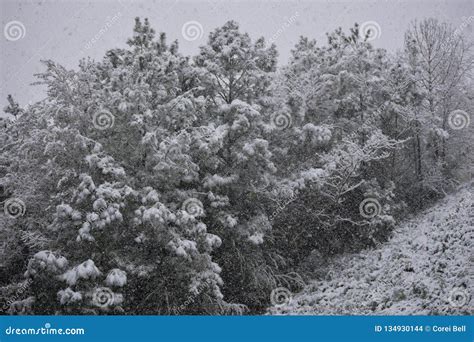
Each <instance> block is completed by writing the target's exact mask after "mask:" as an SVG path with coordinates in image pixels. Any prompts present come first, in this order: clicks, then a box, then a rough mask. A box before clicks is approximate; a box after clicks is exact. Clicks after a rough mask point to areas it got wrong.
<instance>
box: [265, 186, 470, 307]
mask: <svg viewBox="0 0 474 342" xmlns="http://www.w3.org/2000/svg"><path fill="white" fill-rule="evenodd" d="M472 190H473V186H472V184H471V185H470V186H464V187H463V188H461V189H460V190H459V191H458V192H456V193H455V194H454V195H450V196H448V197H446V198H445V199H444V200H442V201H441V202H440V203H438V204H437V205H435V206H434V207H432V208H430V209H428V210H426V211H425V212H423V213H421V214H420V215H418V216H417V217H415V218H414V219H412V220H409V221H406V222H404V223H402V224H401V225H400V226H399V227H398V228H397V229H396V230H395V232H394V234H393V238H392V239H391V240H390V241H388V242H387V243H385V244H383V245H381V246H380V247H379V248H378V249H371V250H365V251H363V252H361V253H359V254H355V255H345V256H341V257H339V258H337V259H336V260H335V261H334V262H333V263H331V265H328V268H327V274H328V277H327V278H328V279H327V280H317V281H313V282H311V283H310V284H309V285H308V286H306V288H305V289H304V290H303V291H302V292H301V293H299V294H297V295H295V296H294V297H293V298H292V299H291V301H290V302H289V303H287V304H285V305H283V306H280V307H272V308H271V309H270V310H269V313H270V314H283V315H338V314H342V315H452V314H454V315H462V314H473V312H474V310H473V309H474V300H473V284H474V275H473V273H474V268H473V264H474V263H473V259H474V258H473V250H472V241H473V237H474V234H473V232H474V228H473V221H474V220H473V218H474V211H473V209H474V206H473V202H472Z"/></svg>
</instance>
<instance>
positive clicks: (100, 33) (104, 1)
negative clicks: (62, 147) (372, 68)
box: [0, 0, 474, 108]
mask: <svg viewBox="0 0 474 342" xmlns="http://www.w3.org/2000/svg"><path fill="white" fill-rule="evenodd" d="M473 15H474V1H472V0H450V1H438V0H421V1H420V0H416V1H413V0H412V1H397V0H390V1H386V0H376V1H375V0H364V1H362V0H352V1H332V0H316V1H258V0H253V1H210V0H202V1H190V0H188V1H183V0H171V1H163V0H156V1H152V0H121V1H119V0H95V1H84V0H61V1H58V0H43V1H41V0H0V19H1V25H2V28H3V35H2V36H1V39H0V51H1V52H0V54H1V55H0V58H1V60H0V77H1V83H0V106H1V108H3V107H4V106H5V104H6V96H7V94H12V95H14V97H15V98H16V99H17V100H18V101H19V102H20V104H27V103H28V102H30V101H35V100H38V99H41V98H43V97H44V96H45V94H44V89H42V88H40V87H38V86H30V85H29V84H30V83H31V82H33V81H34V80H35V78H34V77H33V74H35V73H38V72H41V71H42V70H44V69H43V67H42V65H41V64H40V62H39V61H40V59H53V60H54V61H56V62H59V63H60V64H62V65H64V66H66V67H67V68H76V66H77V63H78V60H79V59H80V58H82V57H85V56H91V57H92V58H94V59H100V58H102V56H103V54H104V52H105V51H106V50H107V49H110V48H115V47H125V46H126V45H125V41H126V39H127V38H128V37H130V36H131V32H132V28H133V25H134V18H135V17H137V16H138V17H142V18H144V17H147V18H149V20H150V22H151V25H152V27H153V28H155V30H156V31H158V32H161V31H163V32H166V33H167V36H168V39H169V41H171V40H175V39H178V40H179V42H180V50H181V52H182V53H184V54H195V53H196V52H197V51H198V47H199V46H200V45H202V44H204V43H205V42H206V40H207V35H208V33H209V32H210V31H211V30H213V29H214V28H215V27H217V26H220V25H222V24H224V23H225V22H226V21H227V20H230V19H233V20H236V21H237V22H238V23H239V24H240V26H241V30H243V31H246V32H248V33H249V34H250V35H251V37H252V38H257V37H260V36H264V37H265V38H266V39H271V38H272V37H273V39H274V40H275V43H276V44H277V46H278V51H279V53H280V63H285V62H286V61H287V59H288V56H289V53H290V50H291V49H292V47H293V46H294V45H295V43H296V42H297V40H298V37H299V36H300V35H304V36H308V37H311V38H316V39H317V41H318V42H319V43H325V42H326V38H325V33H326V32H328V31H332V30H334V29H335V28H337V27H338V26H341V27H342V28H344V29H346V30H347V29H348V28H349V27H351V26H352V25H353V23H355V22H358V23H359V24H361V23H364V22H375V23H376V24H377V25H378V26H379V27H380V30H378V28H377V26H373V27H375V28H376V30H378V32H377V37H375V39H373V40H372V43H373V44H374V45H375V46H376V47H383V48H386V49H388V50H391V51H394V50H396V49H398V48H400V47H401V46H402V42H403V34H404V32H405V30H406V29H407V27H408V26H409V24H410V22H411V21H412V20H414V19H420V18H424V17H436V18H438V19H440V20H442V21H446V22H449V23H451V24H452V25H453V26H454V27H460V26H461V25H463V23H466V22H470V26H469V27H466V28H464V29H463V33H465V34H466V35H467V36H470V37H471V38H473V37H474V35H473V25H474V21H473V20H472V18H471V20H469V19H468V18H469V17H470V16H473ZM189 22H197V23H191V24H190V26H191V27H190V28H189V31H185V32H184V34H185V35H186V37H184V36H183V25H185V23H189ZM371 25H375V24H374V23H372V24H371ZM200 26H201V27H202V36H201V34H200V33H201V32H199V30H200V29H201V27H200ZM193 28H196V29H197V30H196V31H193ZM101 29H102V30H101ZM195 33H197V35H193V34H195ZM94 37H97V41H92V40H93V39H94ZM185 38H187V39H185Z"/></svg>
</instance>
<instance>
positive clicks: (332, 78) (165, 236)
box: [0, 19, 473, 314]
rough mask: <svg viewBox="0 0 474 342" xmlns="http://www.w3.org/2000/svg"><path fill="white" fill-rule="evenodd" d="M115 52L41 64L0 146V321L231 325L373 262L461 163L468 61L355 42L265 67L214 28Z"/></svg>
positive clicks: (338, 37)
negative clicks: (75, 317) (149, 319)
mask: <svg viewBox="0 0 474 342" xmlns="http://www.w3.org/2000/svg"><path fill="white" fill-rule="evenodd" d="M128 45H129V48H127V49H112V50H109V51H108V52H107V53H106V55H105V56H104V58H103V59H102V60H101V61H94V60H90V59H85V60H81V61H80V63H79V67H78V69H77V70H66V69H65V68H64V67H62V66H61V65H58V64H57V63H55V62H54V61H45V62H44V63H45V66H46V70H45V71H44V73H42V74H40V75H38V83H39V84H44V85H46V86H47V97H46V98H45V99H44V100H43V101H40V102H38V103H35V104H33V105H30V106H26V107H23V106H21V105H19V104H18V103H17V102H16V101H15V100H14V99H13V98H12V97H9V103H10V105H9V106H7V107H6V108H5V112H6V113H8V115H9V116H8V119H6V120H3V121H2V127H1V129H0V141H1V142H2V145H1V149H0V186H1V191H2V192H1V194H0V201H2V203H3V207H4V212H5V215H3V216H0V225H1V227H2V228H1V231H0V234H1V236H2V240H3V241H4V244H3V248H2V250H1V251H0V253H1V260H2V261H3V267H2V270H1V272H2V273H1V276H0V277H1V278H0V285H1V286H2V288H1V295H2V297H3V298H4V301H5V302H7V301H8V303H7V304H11V305H5V306H4V312H9V313H12V314H15V313H34V314H55V313H62V314H81V313H84V314H114V313H121V314H242V313H249V312H250V313H255V312H260V311H261V310H262V309H263V308H265V307H267V306H268V305H269V303H270V292H271V291H272V289H274V288H276V287H278V286H284V287H287V288H289V289H291V290H292V291H296V290H298V289H299V288H300V287H301V286H302V285H303V284H304V282H305V279H306V277H307V274H306V270H307V269H309V268H308V267H306V265H308V263H310V264H311V265H312V267H311V268H313V267H314V265H316V264H318V263H324V262H325V260H327V258H330V257H331V256H334V255H337V254H341V253H344V252H348V251H356V250H360V249H362V248H367V247H370V246H374V245H375V244H377V243H379V242H381V241H384V240H385V239H387V237H388V236H389V234H390V232H391V230H392V228H393V227H394V225H395V223H396V222H397V221H398V220H400V218H403V217H404V216H406V215H407V214H408V213H410V212H415V211H418V210H420V209H421V208H423V207H424V206H426V205H429V204H430V203H432V202H433V201H434V200H436V199H438V198H440V197H442V196H443V195H444V194H445V193H446V192H448V191H449V190H450V189H451V188H452V187H453V186H454V185H456V184H458V183H459V182H461V181H463V178H464V179H465V177H466V175H467V174H468V170H469V166H470V163H472V160H473V159H472V152H471V151H470V150H469V145H470V144H471V143H472V141H469V139H471V138H472V135H471V134H470V131H469V129H470V128H471V127H469V119H470V117H469V114H468V110H469V109H472V108H473V92H472V89H473V88H472V78H471V77H472V74H471V72H472V66H473V60H472V54H471V47H470V46H468V44H467V43H466V42H465V41H464V40H463V38H462V35H460V34H458V33H457V32H455V31H454V30H453V29H452V28H451V27H449V26H448V25H445V24H442V23H439V22H437V21H436V20H434V19H427V20H424V21H422V22H420V23H414V24H413V26H412V27H411V28H410V30H409V31H408V32H407V33H406V44H405V48H404V49H403V51H401V52H399V53H396V54H391V53H388V52H387V51H385V50H383V49H377V48H374V47H373V46H372V44H371V42H369V41H368V39H367V36H365V37H364V36H363V35H362V34H361V33H360V32H359V27H358V25H355V26H354V27H353V28H352V29H351V30H350V32H349V33H344V32H343V31H342V30H341V29H338V30H336V31H335V32H333V33H330V34H328V41H327V43H326V44H323V45H319V44H317V43H316V42H315V41H314V40H311V39H308V38H304V37H302V38H301V40H300V41H299V43H298V44H297V45H296V46H295V48H294V50H292V55H291V58H290V61H289V62H288V64H287V65H285V66H282V67H277V49H276V46H275V45H271V46H268V45H267V44H266V43H265V40H264V39H263V38H260V39H257V40H252V38H251V37H250V36H249V35H248V34H245V33H242V32H241V31H240V30H239V26H238V24H237V23H235V22H232V21H231V22H227V23H226V24H225V25H224V26H222V27H220V28H217V29H216V30H214V31H213V32H212V33H211V34H210V35H209V38H208V42H207V44H206V45H204V46H202V47H201V48H200V52H199V54H198V55H196V56H193V57H189V56H183V55H182V54H180V53H179V51H178V43H177V42H173V43H171V44H168V43H167V42H166V37H165V34H164V33H161V34H159V35H158V37H156V36H155V31H154V30H153V29H152V28H151V27H150V25H149V23H148V21H147V20H145V21H144V22H141V21H140V20H139V19H137V20H136V23H135V28H134V32H133V38H131V39H129V41H128Z"/></svg>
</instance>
